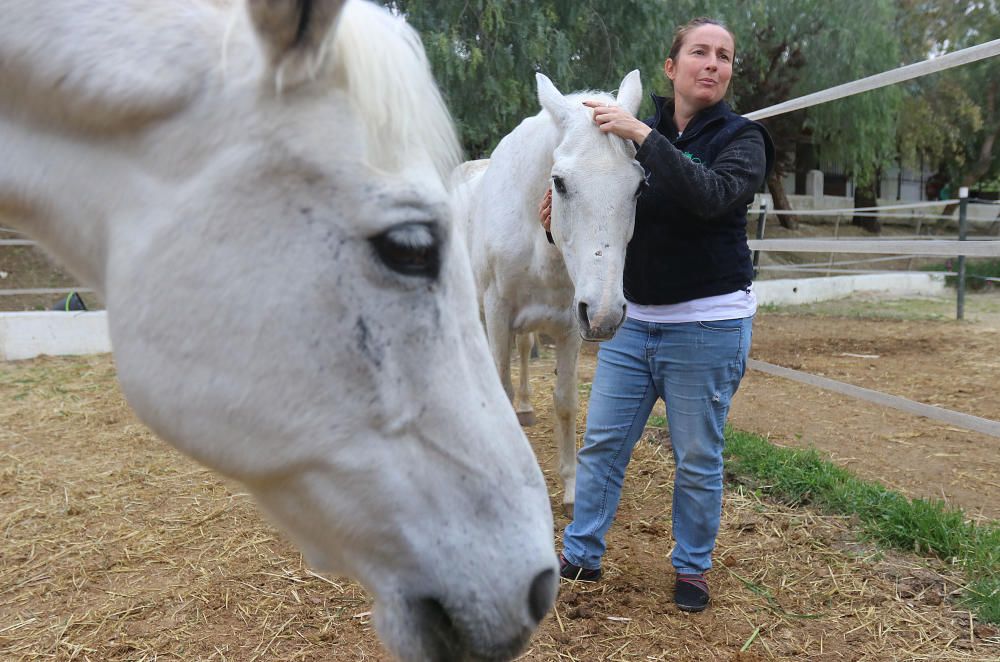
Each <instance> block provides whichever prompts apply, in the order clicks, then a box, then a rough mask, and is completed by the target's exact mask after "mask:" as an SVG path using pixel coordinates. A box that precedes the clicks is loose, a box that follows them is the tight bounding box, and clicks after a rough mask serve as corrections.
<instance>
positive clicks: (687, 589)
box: [674, 573, 709, 611]
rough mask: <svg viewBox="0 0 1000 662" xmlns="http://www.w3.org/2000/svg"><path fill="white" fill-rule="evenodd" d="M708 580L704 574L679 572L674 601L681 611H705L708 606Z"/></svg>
mask: <svg viewBox="0 0 1000 662" xmlns="http://www.w3.org/2000/svg"><path fill="white" fill-rule="evenodd" d="M708 601H709V596H708V581H707V580H706V579H705V575H704V574H699V575H682V574H680V573H678V574H677V583H675V584H674V602H676V603H677V608H678V609H680V610H681V611H703V610H704V609H705V607H707V606H708Z"/></svg>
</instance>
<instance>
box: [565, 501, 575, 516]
mask: <svg viewBox="0 0 1000 662" xmlns="http://www.w3.org/2000/svg"><path fill="white" fill-rule="evenodd" d="M563 515H565V516H566V517H568V518H569V519H573V504H571V503H564V504H563Z"/></svg>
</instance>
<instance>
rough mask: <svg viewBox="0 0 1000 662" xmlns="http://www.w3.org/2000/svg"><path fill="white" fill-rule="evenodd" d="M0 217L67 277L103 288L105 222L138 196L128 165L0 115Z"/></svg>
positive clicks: (108, 155)
mask: <svg viewBox="0 0 1000 662" xmlns="http://www.w3.org/2000/svg"><path fill="white" fill-rule="evenodd" d="M0 145H2V151H3V154H4V158H3V159H2V161H0V215H2V217H3V219H4V223H5V224H8V225H10V226H13V227H15V228H17V229H19V230H23V231H24V232H26V233H27V234H28V235H30V236H31V237H33V238H35V239H37V240H38V241H39V242H40V243H41V244H42V245H44V246H45V247H46V248H47V249H48V250H49V251H50V252H51V253H53V254H54V255H55V257H56V258H57V259H59V261H60V262H62V263H63V264H64V265H65V266H66V267H67V268H68V269H69V270H70V272H71V273H73V274H74V275H75V276H76V277H78V278H80V279H82V280H83V282H84V283H86V284H87V285H90V286H92V287H95V288H97V289H98V290H102V289H103V282H104V275H105V274H104V267H103V265H104V259H103V258H104V257H105V255H104V252H105V251H106V250H107V248H108V246H107V239H108V223H109V222H110V221H111V220H112V219H111V217H112V215H113V213H114V212H115V211H117V212H118V213H124V212H126V210H127V209H128V208H130V207H137V206H138V205H136V204H134V202H135V201H137V200H138V199H140V198H141V197H142V195H143V194H142V191H141V188H142V187H141V186H139V185H138V183H137V181H138V178H137V176H136V175H137V173H136V172H135V167H134V164H130V163H127V162H125V161H123V160H122V159H121V158H118V157H116V156H115V155H114V154H113V153H110V152H108V151H107V150H104V149H100V148H98V147H96V146H95V145H88V144H87V143H85V142H83V141H73V140H70V139H67V138H66V137H65V136H59V135H50V134H45V133H40V132H28V131H25V130H24V128H23V127H22V126H19V125H17V124H14V123H11V122H9V121H7V120H6V119H5V118H2V117H0Z"/></svg>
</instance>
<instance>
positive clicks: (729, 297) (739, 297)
mask: <svg viewBox="0 0 1000 662" xmlns="http://www.w3.org/2000/svg"><path fill="white" fill-rule="evenodd" d="M756 312H757V295H756V294H754V292H753V285H751V286H750V287H748V288H747V289H745V290H737V291H735V292H730V293H729V294H719V295H717V296H714V297H704V298H703V299H693V300H691V301H684V302H682V303H670V304H666V305H660V306H642V305H639V304H637V303H632V302H631V301H630V302H628V304H627V305H626V308H625V314H626V315H627V316H628V317H631V318H632V319H636V320H639V321H641V322H656V323H659V324H679V323H682V322H714V321H717V320H730V319H740V318H743V317H750V316H752V315H754V314H755V313H756Z"/></svg>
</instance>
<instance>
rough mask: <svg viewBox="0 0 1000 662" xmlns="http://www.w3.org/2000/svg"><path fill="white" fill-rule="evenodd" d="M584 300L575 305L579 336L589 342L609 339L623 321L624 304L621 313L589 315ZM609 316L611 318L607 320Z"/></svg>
mask: <svg viewBox="0 0 1000 662" xmlns="http://www.w3.org/2000/svg"><path fill="white" fill-rule="evenodd" d="M589 313H590V310H589V307H588V306H587V303H586V302H585V301H581V302H579V303H578V304H577V305H576V317H577V323H578V324H579V325H580V337H581V338H583V339H584V340H587V341H590V342H600V341H603V340H611V339H612V338H613V337H614V335H615V333H616V332H617V331H618V329H619V328H620V327H621V325H622V324H623V323H624V322H625V306H624V305H623V306H622V308H621V314H619V315H615V316H609V315H601V316H594V317H591V315H590V314H589ZM609 317H610V318H611V319H610V320H609Z"/></svg>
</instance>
